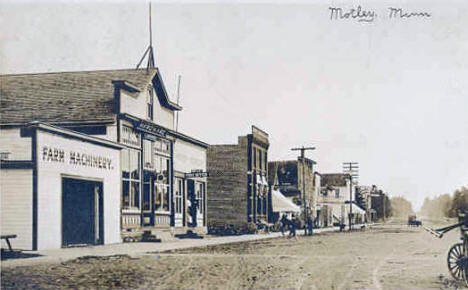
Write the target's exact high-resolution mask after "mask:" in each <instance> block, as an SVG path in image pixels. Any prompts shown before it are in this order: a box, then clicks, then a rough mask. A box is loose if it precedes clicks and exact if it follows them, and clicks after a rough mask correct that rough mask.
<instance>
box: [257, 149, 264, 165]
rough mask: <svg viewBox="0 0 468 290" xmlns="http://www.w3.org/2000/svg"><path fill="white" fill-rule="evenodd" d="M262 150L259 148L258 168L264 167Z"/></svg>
mask: <svg viewBox="0 0 468 290" xmlns="http://www.w3.org/2000/svg"><path fill="white" fill-rule="evenodd" d="M262 155H263V153H262V151H261V150H258V158H259V160H258V168H260V170H261V169H262V166H263V162H262Z"/></svg>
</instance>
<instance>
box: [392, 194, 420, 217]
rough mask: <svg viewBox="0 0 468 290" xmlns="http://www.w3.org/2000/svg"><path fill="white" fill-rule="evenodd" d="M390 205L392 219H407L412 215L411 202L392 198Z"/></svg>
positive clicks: (400, 198)
mask: <svg viewBox="0 0 468 290" xmlns="http://www.w3.org/2000/svg"><path fill="white" fill-rule="evenodd" d="M390 203H391V206H392V216H394V217H407V216H408V215H411V214H413V213H414V211H413V206H412V205H411V202H409V201H408V200H406V199H405V198H404V197H402V196H397V197H392V199H391V200H390Z"/></svg>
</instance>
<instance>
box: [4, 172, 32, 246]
mask: <svg viewBox="0 0 468 290" xmlns="http://www.w3.org/2000/svg"><path fill="white" fill-rule="evenodd" d="M32 180H33V179H32V170H31V169H24V170H19V169H2V170H0V190H1V207H0V208H1V214H0V216H1V233H2V235H3V234H16V235H17V236H18V237H17V238H16V239H13V240H12V241H11V242H12V246H13V247H14V248H15V249H24V250H32V188H33V182H32ZM5 247H6V243H5V242H4V241H2V248H5Z"/></svg>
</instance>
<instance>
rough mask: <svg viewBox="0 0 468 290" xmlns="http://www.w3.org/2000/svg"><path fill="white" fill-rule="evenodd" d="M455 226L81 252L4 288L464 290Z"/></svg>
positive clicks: (9, 274) (6, 280) (18, 272)
mask: <svg viewBox="0 0 468 290" xmlns="http://www.w3.org/2000/svg"><path fill="white" fill-rule="evenodd" d="M458 240H459V233H458V232H456V231H453V232H451V233H449V234H447V235H446V236H445V237H444V238H443V239H438V238H435V237H433V236H432V235H430V234H429V233H428V232H426V231H425V230H424V229H423V228H421V227H420V228H415V227H411V228H410V227H407V226H406V225H398V224H391V225H385V226H376V227H374V228H372V229H369V230H366V231H357V232H346V233H324V234H321V235H317V236H314V237H299V238H298V240H295V239H287V238H276V239H270V240H263V241H257V242H247V243H239V244H228V245H219V246H211V247H207V248H197V249H189V250H179V251H172V252H166V253H151V254H148V255H145V256H142V257H138V258H131V257H128V256H114V257H106V258H95V257H89V258H81V259H77V260H72V261H68V262H65V263H60V264H42V265H35V266H28V267H16V268H5V269H2V270H3V271H2V288H4V289H10V288H32V287H36V288H44V289H56V288H62V287H64V288H78V289H80V288H82V289H87V288H125V289H129V288H132V289H135V288H139V289H148V288H163V289H164V288H166V289H176V288H185V289H187V288H189V289H238V288H269V289H271V288H281V289H456V288H457V287H461V286H460V285H458V284H457V283H456V282H455V281H454V280H453V279H452V278H451V276H450V274H449V273H448V270H447V265H446V255H447V251H448V249H449V247H450V246H451V245H452V244H453V243H456V242H458Z"/></svg>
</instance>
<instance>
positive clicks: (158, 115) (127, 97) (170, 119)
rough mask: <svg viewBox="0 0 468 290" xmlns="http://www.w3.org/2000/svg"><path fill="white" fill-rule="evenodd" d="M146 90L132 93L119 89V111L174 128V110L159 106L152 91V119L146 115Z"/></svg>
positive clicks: (157, 99)
mask: <svg viewBox="0 0 468 290" xmlns="http://www.w3.org/2000/svg"><path fill="white" fill-rule="evenodd" d="M147 100H148V90H144V91H142V92H141V93H139V94H137V95H132V94H129V93H126V92H125V91H123V90H121V93H120V112H122V113H128V114H130V115H132V116H135V117H138V118H140V119H143V120H147V121H150V122H153V123H155V124H157V125H160V126H162V127H165V128H168V129H171V130H173V129H174V111H172V110H170V109H168V108H165V107H163V106H161V104H160V103H159V98H158V97H157V95H156V92H155V93H154V103H153V120H150V119H149V118H148V115H147Z"/></svg>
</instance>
